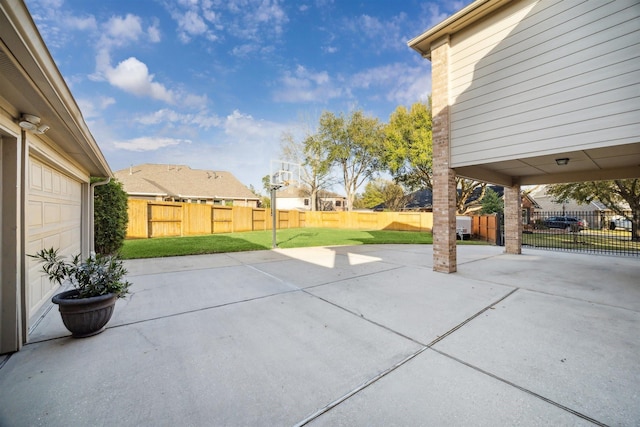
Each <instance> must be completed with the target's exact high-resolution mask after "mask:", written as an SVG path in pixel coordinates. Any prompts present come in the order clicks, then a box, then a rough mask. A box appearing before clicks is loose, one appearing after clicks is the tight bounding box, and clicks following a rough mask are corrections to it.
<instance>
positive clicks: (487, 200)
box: [480, 188, 504, 215]
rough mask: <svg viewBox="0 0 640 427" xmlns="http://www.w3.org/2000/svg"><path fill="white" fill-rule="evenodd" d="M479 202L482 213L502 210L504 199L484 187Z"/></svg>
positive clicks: (486, 213)
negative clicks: (482, 195) (484, 189)
mask: <svg viewBox="0 0 640 427" xmlns="http://www.w3.org/2000/svg"><path fill="white" fill-rule="evenodd" d="M480 203H481V204H482V209H481V210H480V213H481V214H482V215H488V214H492V213H498V212H504V200H502V198H501V197H500V196H499V195H498V193H496V192H495V191H493V190H492V189H490V188H487V189H486V192H485V193H484V197H483V198H482V201H481V202H480Z"/></svg>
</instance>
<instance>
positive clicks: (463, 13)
mask: <svg viewBox="0 0 640 427" xmlns="http://www.w3.org/2000/svg"><path fill="white" fill-rule="evenodd" d="M510 1H512V0H476V1H474V2H473V3H471V4H470V5H468V6H467V7H465V8H464V9H462V10H460V11H459V12H457V13H456V14H454V15H452V16H450V17H449V18H447V19H445V20H444V21H442V22H441V23H439V24H438V25H436V26H435V27H432V28H431V29H429V30H427V31H425V32H424V33H422V34H420V35H419V36H417V37H415V38H413V39H411V40H409V41H408V42H407V45H409V47H410V48H412V49H414V50H415V51H416V52H418V53H419V54H420V55H422V57H423V58H427V59H429V60H431V44H432V43H434V42H435V41H437V40H439V39H441V38H443V37H445V36H449V35H452V34H454V33H456V32H458V31H460V30H462V29H463V28H465V27H467V26H468V25H471V24H472V23H474V22H476V21H477V20H479V19H481V18H483V17H485V16H486V15H488V14H490V13H491V12H493V11H494V10H496V9H498V8H500V7H502V6H504V5H505V4H507V3H509V2H510Z"/></svg>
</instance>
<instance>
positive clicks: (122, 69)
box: [104, 57, 175, 104]
mask: <svg viewBox="0 0 640 427" xmlns="http://www.w3.org/2000/svg"><path fill="white" fill-rule="evenodd" d="M104 75H105V77H106V78H107V81H108V82H109V83H110V84H112V85H113V86H116V87H118V88H120V89H122V90H124V91H126V92H130V93H133V94H135V95H138V96H149V97H151V98H154V99H158V100H161V101H165V102H167V103H170V104H171V103H174V102H175V99H174V93H173V92H172V91H171V90H168V89H167V88H166V87H164V86H163V85H162V84H160V83H158V82H155V81H153V79H154V75H153V74H149V69H148V68H147V66H146V64H144V63H143V62H141V61H139V60H138V59H136V58H134V57H131V58H128V59H125V60H124V61H122V62H120V63H119V64H118V65H117V66H116V67H115V68H112V67H110V66H109V67H108V68H107V69H106V70H104Z"/></svg>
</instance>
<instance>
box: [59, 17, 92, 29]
mask: <svg viewBox="0 0 640 427" xmlns="http://www.w3.org/2000/svg"><path fill="white" fill-rule="evenodd" d="M64 23H65V25H67V27H69V28H73V29H76V30H79V31H94V30H97V29H98V23H97V22H96V18H95V17H93V16H92V15H89V16H84V17H79V16H67V17H65V18H64Z"/></svg>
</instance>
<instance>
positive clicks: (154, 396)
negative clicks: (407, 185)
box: [0, 245, 640, 426]
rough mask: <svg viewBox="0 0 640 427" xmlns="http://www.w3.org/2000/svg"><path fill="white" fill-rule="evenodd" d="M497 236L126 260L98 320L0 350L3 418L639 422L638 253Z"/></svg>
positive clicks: (56, 327) (31, 421)
mask: <svg viewBox="0 0 640 427" xmlns="http://www.w3.org/2000/svg"><path fill="white" fill-rule="evenodd" d="M502 252H503V248H499V247H491V246H461V247H459V248H458V262H459V267H458V270H459V271H458V273H456V274H451V275H446V274H441V273H435V272H433V271H432V247H431V246H426V245H424V246H423V245H370V246H369V245H366V246H353V247H351V246H349V247H346V246H345V247H317V248H304V249H287V250H272V251H258V252H244V253H231V254H219V255H203V256H189V257H178V258H165V259H152V260H135V261H128V262H127V267H128V269H129V279H130V281H132V282H133V283H134V286H133V289H132V291H133V292H132V294H131V295H130V296H129V298H127V299H126V300H121V301H119V302H118V304H117V306H116V312H115V314H114V317H113V319H112V320H111V322H110V323H109V327H108V329H107V330H106V331H105V332H104V333H102V334H100V335H97V336H95V337H91V338H85V339H71V338H69V337H68V333H67V331H66V330H65V329H64V327H63V325H62V322H61V320H60V317H59V314H58V313H57V309H55V308H54V309H52V310H51V311H50V312H48V313H47V314H46V316H44V317H43V318H42V320H41V321H40V322H39V323H38V325H37V327H36V328H35V330H33V331H32V333H31V335H30V340H31V343H30V344H28V345H26V346H25V347H24V348H23V350H22V351H20V352H18V353H15V354H13V355H12V356H10V357H8V358H7V357H5V358H4V359H2V358H0V364H2V367H1V368H0V425H1V426H40V425H42V426H100V425H109V426H114V425H117V426H227V425H228V426H292V425H310V426H341V425H343V426H391V425H402V426H407V425H412V426H418V425H420V426H423V425H427V426H429V425H434V426H436V425H437V426H440V425H447V426H449V425H453V426H456V425H459V426H470V425H474V426H482V425H486V426H496V425H503V426H513V425H524V426H529V425H531V426H535V425H593V424H596V425H612V426H613V425H627V426H637V425H640V260H639V259H637V258H618V257H608V256H595V255H578V254H569V253H560V252H546V251H537V250H536V251H534V250H525V252H524V254H523V255H518V256H516V255H505V254H503V253H502Z"/></svg>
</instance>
